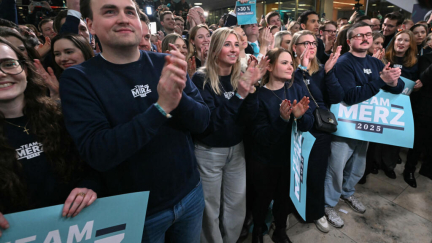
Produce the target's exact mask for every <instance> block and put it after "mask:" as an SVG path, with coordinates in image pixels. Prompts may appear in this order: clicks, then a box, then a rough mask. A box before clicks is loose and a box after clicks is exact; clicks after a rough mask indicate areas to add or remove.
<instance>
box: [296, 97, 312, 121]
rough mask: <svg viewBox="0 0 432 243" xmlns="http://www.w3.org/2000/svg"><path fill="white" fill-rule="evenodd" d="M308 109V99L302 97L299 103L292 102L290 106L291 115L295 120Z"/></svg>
mask: <svg viewBox="0 0 432 243" xmlns="http://www.w3.org/2000/svg"><path fill="white" fill-rule="evenodd" d="M307 109H309V97H306V96H305V97H303V99H301V100H300V102H298V103H297V100H294V102H293V105H292V113H293V114H294V117H295V118H300V117H302V116H303V114H304V113H305V112H306V111H307Z"/></svg>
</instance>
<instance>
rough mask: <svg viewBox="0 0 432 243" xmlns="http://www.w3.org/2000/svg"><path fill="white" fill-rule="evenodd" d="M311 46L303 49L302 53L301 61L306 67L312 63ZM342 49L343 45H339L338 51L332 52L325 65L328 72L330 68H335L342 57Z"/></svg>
mask: <svg viewBox="0 0 432 243" xmlns="http://www.w3.org/2000/svg"><path fill="white" fill-rule="evenodd" d="M309 50H310V46H306V49H305V50H304V51H303V53H302V54H301V55H300V62H301V65H302V66H304V67H307V66H308V65H309V63H310V52H309ZM341 50H342V46H338V47H337V48H336V51H335V52H334V53H332V54H330V57H329V59H328V60H327V62H326V63H325V65H324V70H325V72H326V73H328V72H330V70H332V69H333V67H334V65H335V64H336V62H337V60H338V59H339V57H340V53H341Z"/></svg>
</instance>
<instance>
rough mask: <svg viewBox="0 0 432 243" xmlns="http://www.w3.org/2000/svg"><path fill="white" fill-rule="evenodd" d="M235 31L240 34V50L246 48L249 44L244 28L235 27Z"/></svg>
mask: <svg viewBox="0 0 432 243" xmlns="http://www.w3.org/2000/svg"><path fill="white" fill-rule="evenodd" d="M234 31H235V32H236V33H237V34H238V35H239V36H240V40H239V42H240V50H244V49H246V48H247V46H248V41H247V36H246V33H245V32H244V30H243V29H242V28H240V27H235V28H234Z"/></svg>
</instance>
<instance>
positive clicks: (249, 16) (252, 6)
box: [236, 0, 257, 25]
mask: <svg viewBox="0 0 432 243" xmlns="http://www.w3.org/2000/svg"><path fill="white" fill-rule="evenodd" d="M236 14H237V23H238V25H244V24H256V23H257V20H256V1H255V0H251V1H248V2H247V3H240V2H237V3H236Z"/></svg>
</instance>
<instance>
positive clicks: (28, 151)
mask: <svg viewBox="0 0 432 243" xmlns="http://www.w3.org/2000/svg"><path fill="white" fill-rule="evenodd" d="M16 151H17V154H18V160H20V159H31V158H35V157H38V156H39V155H40V154H41V153H42V152H43V148H42V144H41V143H39V142H34V143H29V144H25V145H22V146H21V147H20V148H19V149H17V150H16Z"/></svg>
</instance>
